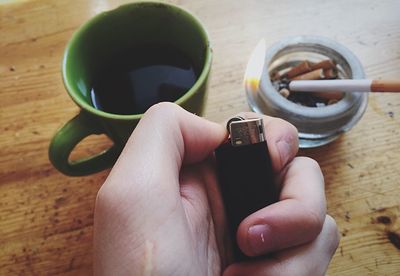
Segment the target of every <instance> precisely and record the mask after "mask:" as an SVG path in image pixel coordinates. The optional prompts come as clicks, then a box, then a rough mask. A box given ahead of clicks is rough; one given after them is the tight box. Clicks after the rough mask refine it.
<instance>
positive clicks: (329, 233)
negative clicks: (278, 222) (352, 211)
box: [223, 216, 340, 276]
mask: <svg viewBox="0 0 400 276" xmlns="http://www.w3.org/2000/svg"><path fill="white" fill-rule="evenodd" d="M339 240H340V236H339V233H338V230H337V226H336V223H335V220H334V219H333V218H332V217H330V216H326V218H325V221H324V224H323V228H322V231H321V233H320V234H319V235H318V237H317V238H316V239H315V240H313V241H312V242H311V243H308V244H305V245H301V246H298V247H295V248H291V249H287V250H284V251H282V252H279V253H277V254H275V255H274V256H273V257H272V258H270V259H265V260H260V261H253V262H246V263H236V264H232V265H230V266H229V267H228V268H227V269H226V270H225V271H224V274H223V275H224V276H234V275H237V276H238V275H254V276H258V275H260V276H262V275H277V276H280V275H315V276H322V275H325V272H326V270H327V268H328V265H329V262H330V260H331V258H332V256H333V254H334V253H335V251H336V249H337V247H338V245H339Z"/></svg>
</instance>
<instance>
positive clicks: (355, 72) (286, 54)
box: [246, 36, 368, 148]
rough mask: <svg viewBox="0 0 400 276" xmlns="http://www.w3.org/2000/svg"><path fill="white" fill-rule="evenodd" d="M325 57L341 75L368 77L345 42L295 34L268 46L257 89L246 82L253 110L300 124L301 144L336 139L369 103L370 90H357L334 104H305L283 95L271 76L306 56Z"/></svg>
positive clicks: (309, 58)
mask: <svg viewBox="0 0 400 276" xmlns="http://www.w3.org/2000/svg"><path fill="white" fill-rule="evenodd" d="M326 59H330V60H332V61H333V62H335V63H336V68H337V74H338V78H342V79H364V78H365V73H364V69H363V67H362V65H361V63H360V61H359V60H358V58H357V57H356V56H355V55H354V54H353V53H352V52H351V51H350V50H349V49H347V48H346V47H344V46H343V45H341V44H339V43H337V42H336V41H334V40H331V39H328V38H324V37H316V36H295V37H289V38H286V39H284V40H282V41H279V42H278V43H276V44H274V45H272V46H271V47H270V48H269V49H267V50H266V52H265V58H264V63H263V69H262V73H261V77H259V83H257V87H256V89H255V87H254V86H246V94H247V99H248V102H249V105H250V107H251V109H252V110H253V111H255V112H258V113H263V114H266V115H270V116H274V117H279V118H282V119H285V120H287V121H289V122H290V123H292V124H293V125H294V126H296V127H297V129H298V131H299V146H300V148H314V147H319V146H322V145H325V144H328V143H330V142H332V141H334V140H335V139H337V138H338V137H339V136H340V135H341V134H342V133H344V132H346V131H348V130H350V129H351V128H352V127H353V126H354V125H355V124H356V123H357V122H358V121H359V120H360V119H361V117H362V115H363V114H364V112H365V109H366V107H367V104H368V93H365V92H357V91H355V92H350V93H344V94H343V97H342V98H341V99H340V100H339V101H338V102H336V103H334V104H330V105H326V106H318V107H310V106H304V105H300V104H297V103H295V102H293V101H291V100H288V99H287V98H285V97H283V96H282V95H281V94H280V93H279V91H278V90H277V88H276V85H275V84H274V83H273V81H272V80H271V76H273V75H274V74H275V73H276V72H282V71H285V70H286V68H289V67H293V66H295V65H296V64H299V63H301V62H303V61H305V60H307V61H310V62H312V63H317V62H320V61H322V60H326Z"/></svg>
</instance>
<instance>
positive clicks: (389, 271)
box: [0, 0, 400, 275]
mask: <svg viewBox="0 0 400 276" xmlns="http://www.w3.org/2000/svg"><path fill="white" fill-rule="evenodd" d="M124 2H126V1H106V0H97V1H96V0H87V1H67V0H57V1H50V0H42V1H9V0H0V95H1V97H0V275H17V274H19V275H47V274H64V275H87V274H91V271H92V268H91V266H92V225H93V209H94V201H95V197H96V193H97V191H98V189H99V187H100V186H101V185H102V183H103V181H104V179H105V178H106V177H107V174H108V173H109V171H103V172H101V173H98V174H95V175H91V176H87V177H67V176H64V175H62V174H61V173H59V172H58V171H57V170H55V169H54V168H53V167H52V166H51V164H50V163H49V160H48V155H47V151H48V146H49V142H50V139H51V137H52V136H53V134H54V133H55V131H56V130H57V129H58V128H59V127H61V126H62V125H63V124H64V123H65V122H66V121H67V120H69V119H70V118H71V117H73V116H74V115H75V114H76V113H77V112H78V108H77V106H76V105H75V104H74V103H73V102H72V100H71V99H70V98H69V96H68V95H67V93H66V92H65V89H64V87H63V84H62V80H61V73H60V69H61V58H62V54H63V51H64V47H65V45H66V43H67V41H68V39H69V38H70V37H71V35H72V33H73V32H74V31H75V30H76V29H77V28H78V27H79V26H80V25H81V24H82V23H84V22H85V21H86V20H88V19H89V18H91V17H92V16H94V15H96V14H98V13H100V12H102V11H105V10H109V9H112V8H114V7H117V6H119V5H120V4H122V3H124ZM170 2H171V3H175V4H178V5H180V6H182V7H184V8H186V9H188V10H190V11H191V12H193V13H194V14H195V15H197V16H198V18H200V20H201V21H202V22H203V23H204V25H205V26H206V28H207V30H208V32H209V34H210V37H211V41H212V48H213V51H214V60H213V67H212V76H211V80H210V85H209V96H208V103H207V106H206V110H205V114H204V116H205V117H206V118H208V119H210V120H213V121H216V122H223V121H224V120H225V119H226V118H228V117H230V116H232V115H234V114H236V113H238V112H240V111H246V110H249V107H248V104H247V101H246V97H245V93H244V89H243V87H242V80H243V74H244V70H245V65H246V63H247V60H248V58H249V56H250V53H251V51H252V50H253V48H254V47H255V46H256V44H257V42H258V41H259V40H260V39H261V38H265V39H266V42H267V45H271V44H272V43H274V42H276V41H279V40H280V39H282V38H284V37H286V36H288V35H300V34H311V35H321V36H326V37H329V38H332V39H334V40H336V41H338V42H340V43H342V44H344V45H345V46H347V47H348V48H349V49H350V50H352V51H353V52H354V53H355V54H356V55H357V56H358V58H359V59H360V61H361V63H362V64H363V66H364V67H365V71H366V74H367V77H368V78H371V79H399V78H400V16H399V12H400V1H397V0H387V1H363V0H353V1H347V0H337V1H323V0H309V1H306V0H304V1H289V0H281V1H272V0H271V1H270V0H265V1H261V0H260V1H255V0H249V1H238V0H237V1H232V0H231V1H229V0H219V1H215V0H202V1H189V0H175V1H170ZM399 137H400V94H374V95H370V96H369V105H368V108H367V111H366V113H365V115H364V116H363V118H362V119H361V121H360V122H359V123H358V124H357V125H356V126H355V127H354V128H353V129H352V130H351V131H350V132H348V133H346V134H345V135H342V136H341V137H340V138H339V139H338V140H337V141H335V142H333V143H332V144H330V145H328V146H325V147H322V148H318V149H312V150H303V151H301V152H300V155H307V156H311V157H313V158H315V159H316V160H317V161H318V162H319V163H320V165H321V168H322V170H323V173H324V175H325V180H326V194H327V200H328V211H329V213H330V214H331V215H332V216H333V217H334V218H335V219H336V221H337V223H338V226H339V229H340V233H341V236H342V239H341V242H340V245H339V248H338V250H337V252H336V254H335V256H334V258H333V260H332V263H331V265H330V267H329V270H328V274H329V275H395V274H397V275H398V274H399V273H400V219H399V218H398V217H399V215H400V207H399V204H400V165H399V164H400V139H399ZM109 145H110V142H109V141H108V140H107V139H106V138H105V137H104V136H100V137H90V138H88V139H87V140H85V141H83V142H82V145H80V146H79V147H78V149H77V150H76V152H75V153H74V154H75V155H76V156H83V155H88V154H93V153H94V152H97V151H98V150H99V149H101V148H106V147H108V146H109Z"/></svg>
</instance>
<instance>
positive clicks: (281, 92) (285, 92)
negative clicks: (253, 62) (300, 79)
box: [279, 88, 290, 98]
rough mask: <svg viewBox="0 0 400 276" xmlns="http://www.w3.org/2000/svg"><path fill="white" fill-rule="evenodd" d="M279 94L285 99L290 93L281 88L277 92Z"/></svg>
mask: <svg viewBox="0 0 400 276" xmlns="http://www.w3.org/2000/svg"><path fill="white" fill-rule="evenodd" d="M279 94H281V95H282V96H283V97H285V98H287V97H289V95H290V91H289V89H287V88H282V89H281V90H279Z"/></svg>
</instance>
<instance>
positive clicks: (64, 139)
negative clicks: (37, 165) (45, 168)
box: [49, 112, 120, 176]
mask: <svg viewBox="0 0 400 276" xmlns="http://www.w3.org/2000/svg"><path fill="white" fill-rule="evenodd" d="M102 133H104V131H102V130H101V129H100V128H99V127H98V125H97V124H96V122H93V120H89V118H88V116H87V115H85V114H83V113H82V112H80V113H79V114H78V115H76V116H75V117H74V118H72V119H71V120H70V121H69V122H67V123H66V124H65V125H64V126H63V127H62V128H61V129H60V130H58V131H57V133H56V134H55V136H54V137H53V139H52V141H51V143H50V147H49V159H50V161H51V163H52V164H53V166H54V167H55V168H56V169H58V170H59V171H60V172H62V173H63V174H66V175H69V176H83V175H89V174H92V173H96V172H99V171H102V170H104V169H107V168H109V167H111V166H112V165H113V164H114V163H115V161H116V160H117V158H118V156H119V154H120V150H118V149H117V147H116V146H115V145H113V146H111V147H110V148H109V149H107V150H105V151H102V152H100V153H98V154H95V155H93V156H90V157H87V158H83V159H79V160H74V161H70V160H69V159H68V158H69V155H70V154H71V152H72V150H73V149H74V148H75V146H76V145H77V144H78V143H79V142H80V141H82V140H83V139H84V138H85V137H87V136H89V135H91V134H102Z"/></svg>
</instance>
